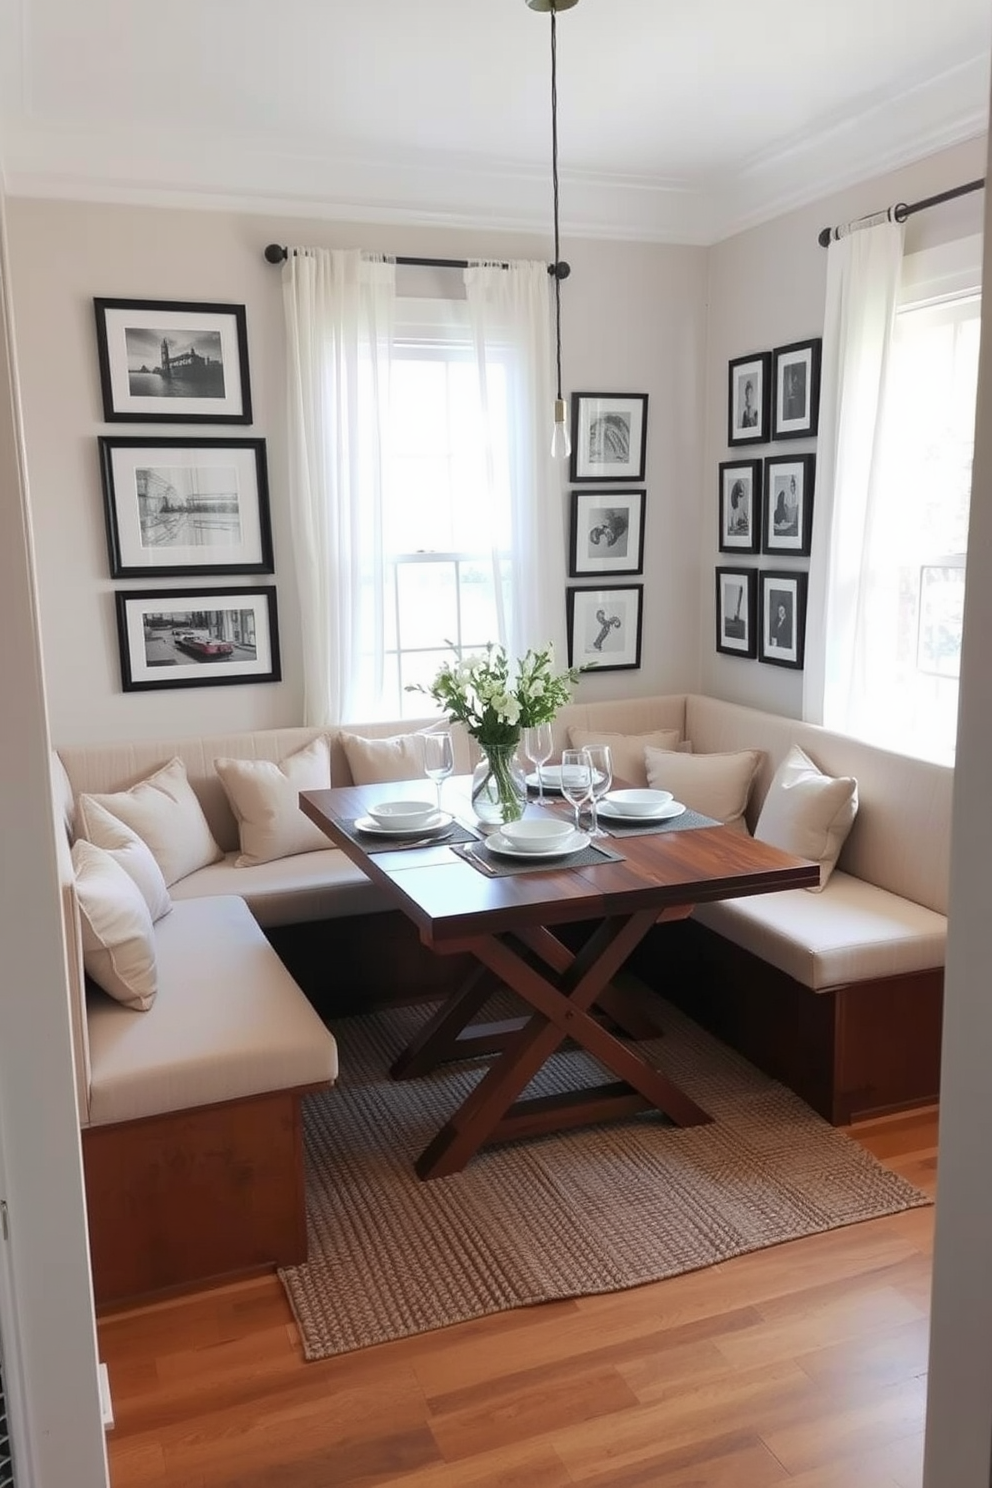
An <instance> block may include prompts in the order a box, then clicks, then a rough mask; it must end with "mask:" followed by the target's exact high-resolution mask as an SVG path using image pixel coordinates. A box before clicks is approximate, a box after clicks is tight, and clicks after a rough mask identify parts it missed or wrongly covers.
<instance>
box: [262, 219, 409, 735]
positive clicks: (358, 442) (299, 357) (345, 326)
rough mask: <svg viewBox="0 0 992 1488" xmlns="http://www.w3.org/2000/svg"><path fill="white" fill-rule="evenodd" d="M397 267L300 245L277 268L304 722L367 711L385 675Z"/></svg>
mask: <svg viewBox="0 0 992 1488" xmlns="http://www.w3.org/2000/svg"><path fill="white" fill-rule="evenodd" d="M395 281H396V269H395V265H394V264H391V263H386V262H383V261H382V260H377V259H372V258H369V257H368V256H366V255H363V254H362V253H360V252H358V251H356V250H337V249H330V250H329V249H322V248H320V249H297V250H294V251H293V252H291V253H290V256H289V258H288V260H287V262H286V266H285V268H284V270H283V300H284V306H285V312H286V331H287V373H288V389H289V397H288V425H289V496H290V505H291V511H292V523H293V547H294V552H295V557H296V572H297V582H298V585H299V593H300V610H301V620H302V627H303V669H304V688H305V701H304V721H305V722H306V723H308V724H319V725H323V724H328V723H340V722H342V721H347V720H348V719H352V718H363V717H366V716H372V715H371V712H370V711H369V708H368V704H369V699H370V698H372V697H376V698H377V697H378V694H379V692H380V690H381V685H382V672H383V629H382V625H383V618H382V617H383V604H382V585H383V562H382V556H383V555H382V508H383V486H382V483H383V472H384V470H385V469H386V462H385V449H386V438H387V421H388V409H389V371H390V360H391V349H392V342H393V316H394V306H395V299H396V282H395Z"/></svg>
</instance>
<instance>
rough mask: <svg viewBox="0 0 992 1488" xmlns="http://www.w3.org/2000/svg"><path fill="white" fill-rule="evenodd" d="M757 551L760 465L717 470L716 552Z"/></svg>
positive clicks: (733, 464)
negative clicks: (717, 529) (717, 545)
mask: <svg viewBox="0 0 992 1488" xmlns="http://www.w3.org/2000/svg"><path fill="white" fill-rule="evenodd" d="M760 551H761V461H760V460H727V461H725V462H724V463H723V464H722V465H721V466H720V552H721V553H758V552H760Z"/></svg>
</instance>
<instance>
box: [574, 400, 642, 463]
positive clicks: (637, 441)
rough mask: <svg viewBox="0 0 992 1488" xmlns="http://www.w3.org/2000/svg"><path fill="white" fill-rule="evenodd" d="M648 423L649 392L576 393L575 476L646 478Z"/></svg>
mask: <svg viewBox="0 0 992 1488" xmlns="http://www.w3.org/2000/svg"><path fill="white" fill-rule="evenodd" d="M647 426H648V395H647V393H573V394H572V473H571V478H572V480H573V481H611V480H633V481H641V480H643V479H644V465H645V459H646V455H647V432H648V430H647Z"/></svg>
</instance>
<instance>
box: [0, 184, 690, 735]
mask: <svg viewBox="0 0 992 1488" xmlns="http://www.w3.org/2000/svg"><path fill="white" fill-rule="evenodd" d="M9 216H10V240H11V263H12V276H11V284H12V292H13V304H14V315H15V324H16V328H17V333H18V341H19V348H20V349H19V363H20V376H21V384H22V389H23V399H24V419H25V431H26V441H27V457H28V468H29V472H30V477H31V491H32V498H31V499H32V508H33V511H34V516H35V522H36V529H37V562H38V575H39V587H40V600H41V612H42V635H43V643H44V651H45V661H46V670H47V676H48V702H49V709H50V714H51V726H52V735H53V738H54V739H55V740H56V741H57V742H58V743H69V742H81V741H87V740H102V739H107V738H113V737H120V738H139V737H146V738H147V737H152V738H153V737H155V736H157V735H158V734H160V733H162V732H163V731H165V732H168V733H171V734H175V733H177V732H179V733H190V734H195V733H201V732H208V733H209V732H217V731H222V730H230V729H236V730H237V729H247V728H259V727H274V726H277V725H282V724H290V723H295V722H298V721H299V718H300V713H301V660H300V635H299V620H298V614H297V604H296V591H295V584H294V578H293V564H292V558H291V537H290V521H289V512H288V509H287V500H286V483H285V475H284V472H285V420H284V413H283V399H284V393H283V384H284V378H283V364H284V353H283V345H284V337H283V324H282V295H281V289H280V270H279V269H275V268H272V267H270V266H269V265H268V264H266V263H265V262H264V260H263V258H262V249H263V247H264V246H265V244H266V243H268V242H270V241H273V240H275V241H278V242H283V243H285V242H290V243H298V244H304V243H306V244H318V245H328V246H362V247H367V248H370V249H378V250H383V251H389V252H396V253H403V254H424V255H430V256H437V257H463V256H464V257H471V256H478V255H480V254H485V255H487V256H494V255H495V256H508V257H538V258H540V257H544V256H546V254H547V247H548V245H547V244H546V243H545V242H543V241H539V240H536V239H533V238H523V237H520V238H516V237H509V236H506V235H496V234H485V235H482V234H469V233H465V232H445V231H441V230H426V229H420V230H412V229H404V230H400V229H397V228H385V227H375V228H373V227H361V226H350V225H346V224H345V225H342V224H328V223H321V222H313V221H305V222H292V221H286V220H284V219H276V218H265V217H250V216H239V215H234V214H230V213H221V212H191V211H184V212H176V211H169V210H165V209H150V208H139V207H124V206H106V205H93V204H85V203H82V204H81V203H66V202H47V201H34V200H25V199H21V200H14V201H12V202H11V203H10V205H9ZM563 253H564V254H565V255H567V257H568V258H569V260H570V262H571V264H572V276H571V278H570V279H569V280H568V281H567V283H566V284H565V285H564V288H563V343H564V384H565V389H566V392H568V391H570V390H571V389H582V390H590V391H597V392H598V391H619V392H647V393H648V396H649V426H648V467H647V479H646V482H645V484H646V487H647V492H648V507H647V519H646V523H645V532H646V561H645V578H644V583H645V605H644V648H643V666H642V668H641V669H640V670H639V671H634V672H617V673H608V674H605V675H603V676H600V677H594V678H588V679H586V680H584V681H583V683H582V684H581V688H582V692H581V695H582V696H583V697H585V698H587V699H598V698H609V697H618V696H625V695H629V694H631V693H641V694H647V693H651V692H658V691H668V690H672V691H675V690H682V689H684V688H686V687H691V686H693V685H694V684H695V682H696V664H697V656H698V649H699V640H698V635H697V632H696V626H697V623H698V621H697V615H698V606H697V604H696V599H695V589H696V572H695V555H696V554H697V552H698V550H699V543H700V528H699V523H700V510H699V503H698V502H697V501H696V499H695V493H696V491H697V490H698V488H699V484H700V448H701V430H702V408H703V371H704V369H703V343H702V336H703V327H704V325H705V299H704V295H705V262H706V255H705V250H702V249H698V248H666V247H660V246H657V245H643V244H641V245H638V244H630V243H603V242H575V243H568V244H566V245H565V247H564V249H563ZM403 273H404V281H403V282H401V291H403V292H416V290H428V291H429V292H437V293H444V292H445V282H444V275H441V274H438V273H430V274H427V275H424V274H418V273H416V272H414V271H411V270H405V271H403ZM452 281H454V282H455V284H456V286H460V281H459V279H458V276H457V275H451V276H450V277H449V278H448V280H447V284H448V285H449V286H450V285H451V283H452ZM456 292H457V288H456ZM94 296H112V297H134V298H140V299H166V300H168V299H175V300H226V301H233V302H237V303H244V304H245V305H246V307H247V318H248V336H249V354H250V359H251V380H252V398H253V405H254V424H253V425H252V426H251V427H250V428H248V427H245V426H230V425H228V426H219V427H218V429H217V433H218V434H219V435H227V434H230V435H235V436H237V435H239V434H244V435H248V434H251V435H253V436H256V437H257V436H262V437H264V438H265V439H266V440H267V452H268V460H269V477H270V486H271V497H272V516H273V528H274V543H275V553H276V575H275V583H276V586H277V592H278V602H279V612H280V627H281V633H282V664H283V678H284V680H283V681H282V682H281V683H277V684H267V685H259V684H254V685H252V684H246V685H244V686H236V687H228V686H225V687H216V688H211V687H205V688H204V687H200V688H191V689H185V690H177V691H172V690H169V691H164V692H161V693H154V692H152V693H127V694H125V693H122V691H121V687H120V678H119V667H118V649H117V638H116V623H115V618H114V600H113V591H114V589H115V587H118V585H117V584H115V583H114V582H113V581H112V580H111V579H110V577H109V569H108V563H107V549H106V540H105V536H104V522H103V509H102V498H101V492H100V480H99V471H98V463H97V445H96V436H97V435H98V434H101V433H110V434H114V433H117V434H121V435H134V434H141V433H147V434H148V435H149V436H150V437H156V436H170V435H174V434H179V433H183V432H187V433H192V434H196V435H201V436H202V435H205V434H208V433H209V426H206V425H200V426H182V425H175V426H173V425H166V424H158V425H155V424H149V425H146V426H142V425H136V424H110V425H108V424H105V423H104V421H103V418H102V404H101V398H100V388H99V378H98V372H97V360H96V344H95V332H94V321H93V306H92V301H93V297H94ZM53 435H55V436H57V437H53ZM567 499H568V485H567V475H566V477H565V478H564V479H563V491H562V500H563V502H567ZM196 582H197V581H196V580H189V581H186V580H172V581H165V582H164V583H163V584H162V587H163V588H169V587H170V586H171V587H175V588H180V587H183V586H184V585H186V584H187V583H188V584H189V586H194V585H195V584H196ZM207 582H209V583H211V584H216V583H218V582H219V583H222V584H224V583H229V582H231V581H230V580H220V581H218V580H209V581H207ZM258 582H269V580H267V579H260V580H259V581H258ZM624 582H634V581H632V580H631V581H627V580H625V581H624ZM119 587H122V588H132V589H141V588H154V587H158V585H157V583H156V581H149V582H148V583H144V582H140V581H131V582H123V581H122V582H121V583H120V585H119ZM562 602H563V603H564V596H563V597H562Z"/></svg>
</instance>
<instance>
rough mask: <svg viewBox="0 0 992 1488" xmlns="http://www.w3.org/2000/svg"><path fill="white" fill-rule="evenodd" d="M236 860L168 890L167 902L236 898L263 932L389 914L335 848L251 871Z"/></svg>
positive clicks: (361, 875)
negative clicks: (217, 896)
mask: <svg viewBox="0 0 992 1488" xmlns="http://www.w3.org/2000/svg"><path fill="white" fill-rule="evenodd" d="M237 856H238V854H237V853H228V854H227V855H226V856H225V857H224V858H223V859H222V860H221V861H220V862H219V863H210V864H208V866H207V867H206V868H198V869H197V870H196V872H195V873H191V874H189V876H188V877H187V878H181V879H180V880H179V882H178V883H175V884H173V885H172V889H171V893H172V898H173V901H180V900H183V901H185V900H192V899H200V898H203V897H204V896H205V895H215V894H238V895H239V896H240V897H241V898H242V899H244V900H245V902H246V903H247V905H248V907H249V908H250V910H251V912H252V914H253V915H254V916H255V918H256V920H257V921H258V923H259V924H260V925H264V926H265V927H266V928H267V929H270V928H272V927H273V926H275V925H302V924H304V923H305V922H306V921H308V920H331V919H336V918H338V917H339V916H341V915H359V914H374V913H376V911H378V910H381V909H389V908H391V905H390V904H389V903H388V901H387V899H386V896H385V894H384V893H383V891H382V890H381V889H380V888H378V887H377V886H376V885H375V884H374V883H373V882H372V881H371V879H370V878H368V877H367V876H366V875H365V874H364V873H363V872H362V870H361V869H360V868H356V867H355V865H354V863H352V862H351V861H350V859H349V858H346V857H345V855H344V853H343V852H342V851H341V849H340V848H337V847H328V848H324V849H323V850H322V851H319V852H308V853H294V855H293V856H292V857H290V858H276V859H275V860H274V861H273V862H271V863H258V864H255V865H254V866H253V867H251V868H236V867H235V866H234V864H235V860H236V858H237Z"/></svg>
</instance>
